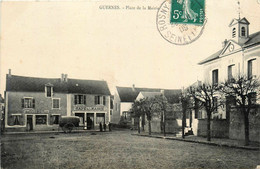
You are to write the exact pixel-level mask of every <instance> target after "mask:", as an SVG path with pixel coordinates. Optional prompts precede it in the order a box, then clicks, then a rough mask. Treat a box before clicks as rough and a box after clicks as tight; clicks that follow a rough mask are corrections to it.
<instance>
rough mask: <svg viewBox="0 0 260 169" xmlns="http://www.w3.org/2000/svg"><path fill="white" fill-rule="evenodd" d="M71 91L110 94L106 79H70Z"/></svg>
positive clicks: (69, 90)
mask: <svg viewBox="0 0 260 169" xmlns="http://www.w3.org/2000/svg"><path fill="white" fill-rule="evenodd" d="M68 92H69V93H86V94H103V95H110V91H109V88H108V85H107V82H106V81H100V80H79V79H68Z"/></svg>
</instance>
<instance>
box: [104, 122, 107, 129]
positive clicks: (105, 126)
mask: <svg viewBox="0 0 260 169" xmlns="http://www.w3.org/2000/svg"><path fill="white" fill-rule="evenodd" d="M106 129H107V125H106V123H105V122H104V131H106Z"/></svg>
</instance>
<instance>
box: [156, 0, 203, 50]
mask: <svg viewBox="0 0 260 169" xmlns="http://www.w3.org/2000/svg"><path fill="white" fill-rule="evenodd" d="M173 1H174V0H173ZM175 1H176V0H175ZM176 2H177V1H176ZM172 5H174V4H171V2H169V1H165V2H163V3H162V4H161V6H160V8H159V10H158V12H157V16H156V25H157V29H158V31H159V33H160V35H161V36H162V37H163V38H164V39H165V40H167V41H168V42H170V43H172V44H175V45H187V44H190V43H192V42H194V41H195V40H197V39H198V38H199V37H200V36H201V34H202V32H203V29H204V26H205V24H206V22H207V20H206V19H205V14H204V15H203V24H198V23H192V22H193V21H191V20H190V21H189V20H188V21H189V23H187V22H184V20H182V22H181V23H171V21H170V20H171V9H172ZM192 5H193V4H192ZM192 9H194V8H192ZM204 13H205V12H204ZM195 22H197V21H195Z"/></svg>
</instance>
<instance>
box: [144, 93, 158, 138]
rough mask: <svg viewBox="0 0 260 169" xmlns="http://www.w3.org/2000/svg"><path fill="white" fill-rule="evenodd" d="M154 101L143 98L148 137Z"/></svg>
mask: <svg viewBox="0 0 260 169" xmlns="http://www.w3.org/2000/svg"><path fill="white" fill-rule="evenodd" d="M155 103H156V102H155V99H154V98H144V107H143V108H144V112H145V115H146V117H147V120H148V131H149V135H151V133H152V127H151V120H152V117H153V113H154V105H155Z"/></svg>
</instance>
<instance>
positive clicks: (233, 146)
mask: <svg viewBox="0 0 260 169" xmlns="http://www.w3.org/2000/svg"><path fill="white" fill-rule="evenodd" d="M131 135H133V136H142V137H152V138H159V139H167V140H177V141H184V142H191V143H199V144H207V145H212V146H218V147H229V148H237V149H245V150H258V151H259V150H260V147H246V146H235V145H229V144H218V143H213V142H206V141H197V140H185V139H180V138H176V137H175V138H174V137H164V136H153V135H150V136H149V135H144V134H131Z"/></svg>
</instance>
